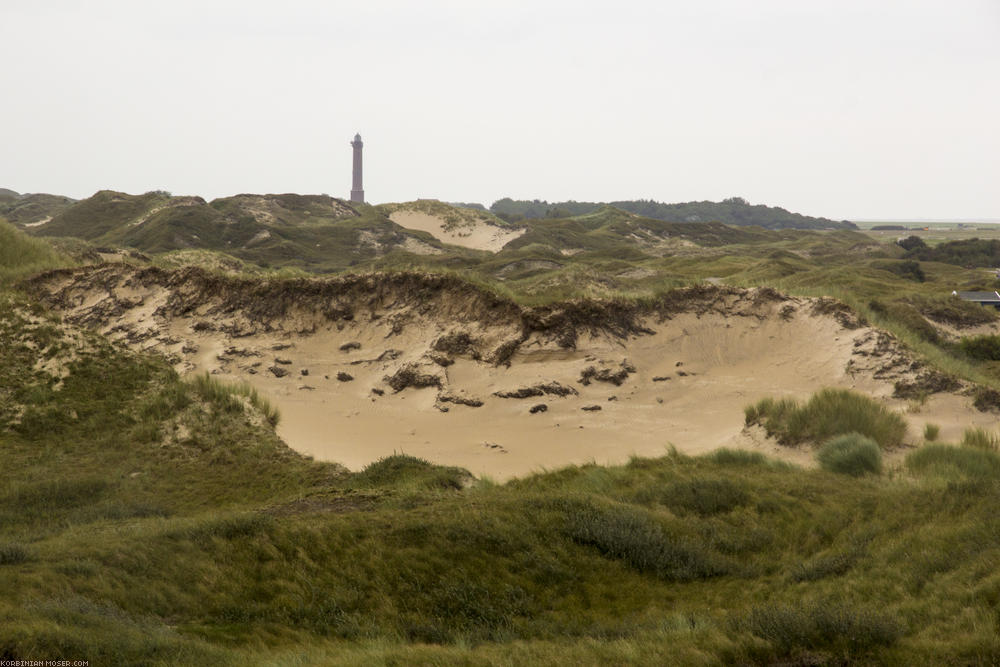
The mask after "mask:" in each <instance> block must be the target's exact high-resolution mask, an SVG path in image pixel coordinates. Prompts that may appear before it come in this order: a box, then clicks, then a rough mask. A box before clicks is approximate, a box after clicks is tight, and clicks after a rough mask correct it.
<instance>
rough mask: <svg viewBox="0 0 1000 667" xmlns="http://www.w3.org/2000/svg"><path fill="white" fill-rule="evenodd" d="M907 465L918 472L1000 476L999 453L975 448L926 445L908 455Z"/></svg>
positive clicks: (943, 474) (948, 476) (954, 475)
mask: <svg viewBox="0 0 1000 667" xmlns="http://www.w3.org/2000/svg"><path fill="white" fill-rule="evenodd" d="M906 468H907V469H908V470H909V471H910V472H912V473H913V474H915V475H925V476H938V477H946V478H954V477H958V478H966V477H972V478H984V477H985V478H997V477H1000V453H997V452H995V451H993V450H988V449H978V448H974V447H953V446H951V445H941V444H931V445H924V446H923V447H921V448H920V449H918V450H917V451H915V452H912V453H911V454H909V455H908V456H907V457H906Z"/></svg>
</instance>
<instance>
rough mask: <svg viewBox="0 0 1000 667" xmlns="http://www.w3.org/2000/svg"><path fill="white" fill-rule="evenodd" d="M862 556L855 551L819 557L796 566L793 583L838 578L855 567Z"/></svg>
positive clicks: (793, 572) (838, 552)
mask: <svg viewBox="0 0 1000 667" xmlns="http://www.w3.org/2000/svg"><path fill="white" fill-rule="evenodd" d="M860 555H861V554H860V552H859V551H858V550H856V549H855V550H848V551H837V552H834V553H830V554H824V555H822V556H818V557H816V558H813V559H811V560H809V561H806V562H804V563H800V564H799V565H798V566H796V568H795V569H794V570H793V571H792V576H791V578H792V581H818V580H820V579H826V578H827V577H838V576H840V575H842V574H845V573H846V572H847V571H848V570H850V569H851V568H852V567H854V564H855V563H856V562H857V561H858V558H859V557H860Z"/></svg>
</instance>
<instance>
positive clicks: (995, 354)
mask: <svg viewBox="0 0 1000 667" xmlns="http://www.w3.org/2000/svg"><path fill="white" fill-rule="evenodd" d="M958 347H959V349H960V350H962V352H964V353H965V354H966V355H968V356H969V357H970V358H972V359H975V360H977V361H1000V336H968V337H966V338H962V339H961V340H960V341H958Z"/></svg>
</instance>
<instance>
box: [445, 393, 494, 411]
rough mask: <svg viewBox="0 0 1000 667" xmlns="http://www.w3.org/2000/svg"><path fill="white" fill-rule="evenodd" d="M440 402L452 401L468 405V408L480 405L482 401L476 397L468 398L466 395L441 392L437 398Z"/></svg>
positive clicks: (456, 403)
mask: <svg viewBox="0 0 1000 667" xmlns="http://www.w3.org/2000/svg"><path fill="white" fill-rule="evenodd" d="M437 400H438V402H440V403H454V404H455V405H468V406H469V407H470V408H479V407H482V405H483V402H482V401H480V400H479V399H478V398H469V397H468V396H455V395H452V394H441V395H440V396H438V398H437Z"/></svg>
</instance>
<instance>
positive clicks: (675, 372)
mask: <svg viewBox="0 0 1000 667" xmlns="http://www.w3.org/2000/svg"><path fill="white" fill-rule="evenodd" d="M28 287H29V289H31V290H33V291H35V292H37V293H38V294H40V295H41V296H42V298H43V300H44V301H46V302H47V303H48V305H50V306H51V307H53V308H55V309H57V310H58V311H60V312H62V313H63V315H64V317H65V318H66V319H67V320H68V321H70V322H72V323H74V324H79V325H83V326H87V327H90V328H93V329H95V330H98V331H100V332H101V333H103V334H105V335H107V336H108V337H109V338H111V339H112V340H116V341H119V342H120V343H122V344H124V345H127V346H129V347H131V348H133V349H141V350H148V351H155V352H159V353H162V354H164V355H166V356H167V358H169V359H170V360H171V362H172V363H173V364H175V367H176V368H177V370H178V371H179V372H182V373H196V372H206V371H207V372H209V373H212V374H216V375H218V376H219V377H222V378H228V379H243V380H247V381H249V382H250V383H251V384H253V385H254V386H255V387H256V388H258V389H259V390H260V391H262V392H264V393H265V394H266V395H267V396H268V397H270V398H271V400H272V401H273V402H275V403H276V404H277V405H278V406H279V408H280V409H281V411H282V414H283V419H282V422H281V425H280V426H279V429H278V433H279V435H280V436H281V437H282V438H283V439H284V440H285V441H286V442H287V443H288V444H289V446H291V447H292V448H294V449H296V450H298V451H299V452H302V453H305V454H309V455H312V456H314V457H316V458H317V459H322V460H331V461H337V462H340V463H343V464H345V465H347V466H348V467H350V468H352V469H357V468H359V467H362V466H364V465H366V464H367V463H370V462H371V461H374V460H377V459H378V458H380V457H382V456H385V455H388V454H392V453H393V452H405V453H407V454H412V455H415V456H420V457H424V458H427V459H428V460H430V461H432V462H435V463H442V464H449V465H458V466H462V467H465V468H467V469H469V470H470V471H471V472H473V473H474V474H476V475H483V474H488V475H490V476H492V477H494V478H497V479H506V478H509V477H512V476H519V475H524V474H527V473H530V472H532V471H536V470H539V469H543V468H554V467H558V466H561V465H565V464H570V463H583V462H588V461H595V462H597V463H620V462H623V461H625V460H627V459H628V457H629V456H631V455H633V454H635V455H641V456H655V455H659V454H662V453H663V452H664V451H665V449H666V448H668V447H669V446H671V445H672V446H675V447H676V448H677V449H678V450H680V451H682V452H686V453H698V452H703V451H708V450H712V449H715V448H717V447H722V446H725V447H737V448H745V449H755V450H759V451H764V452H766V453H768V454H771V455H777V456H780V457H783V458H786V459H789V460H793V461H796V462H799V463H802V464H806V465H808V464H809V462H810V461H811V459H812V457H811V453H810V452H809V451H806V450H802V449H795V448H788V447H782V446H779V445H777V444H776V443H774V442H773V441H770V440H768V439H767V438H766V437H764V435H763V433H762V432H760V431H758V430H757V429H755V428H754V429H751V428H746V427H745V426H744V418H743V408H744V406H746V405H747V404H749V403H751V402H754V401H756V400H758V399H760V398H763V397H765V396H782V397H785V396H788V397H794V398H806V397H808V396H809V395H810V394H811V393H813V392H814V391H816V390H818V389H820V388H822V387H844V388H851V389H854V390H857V391H861V392H864V393H866V394H868V395H870V396H873V397H876V398H878V399H880V400H884V401H885V402H886V403H887V404H888V405H889V406H890V407H892V408H894V409H897V410H899V411H901V412H904V413H905V415H906V417H907V419H908V421H909V422H910V431H911V440H912V441H916V439H917V436H916V434H917V433H919V429H920V427H921V426H922V424H923V423H924V422H925V421H933V422H935V423H937V424H939V425H940V426H941V430H942V435H943V437H944V438H957V437H958V436H959V435H960V433H961V430H962V428H964V427H967V426H969V425H970V424H973V425H974V424H977V423H987V422H988V421H989V420H988V417H986V416H985V415H982V414H981V413H979V412H977V411H976V410H975V409H973V408H972V406H971V402H970V399H969V398H968V397H967V396H966V395H965V391H966V389H967V387H966V386H965V385H964V384H963V383H961V382H940V374H938V373H937V372H936V371H933V370H932V369H929V368H927V367H925V366H924V365H923V364H922V362H920V361H919V360H916V359H914V358H913V357H912V356H911V355H909V354H908V353H907V351H906V350H905V349H903V348H902V347H901V345H900V344H899V343H898V342H897V341H896V339H895V338H894V337H893V336H891V335H890V334H888V333H885V332H883V331H879V330H877V329H873V328H871V327H869V326H867V325H866V324H865V323H863V322H861V321H859V319H858V318H857V317H856V316H855V315H854V314H853V313H852V312H851V311H850V310H849V309H848V308H847V307H846V306H844V305H843V304H840V303H839V302H836V301H834V300H831V299H812V298H799V297H790V296H786V295H783V294H780V293H778V292H776V291H774V290H771V289H767V288H756V289H739V288H733V287H724V286H698V287H690V288H684V289H678V290H674V291H671V292H669V293H666V294H664V295H662V296H660V297H658V298H656V299H653V300H649V301H646V302H642V303H635V302H626V301H588V300H579V301H572V302H566V303H559V304H555V305H550V306H543V307H524V306H520V305H518V304H515V303H513V302H511V301H509V300H506V299H504V298H502V297H500V296H497V295H495V294H493V293H490V292H487V291H484V290H481V289H479V288H477V287H475V286H473V285H471V284H469V283H467V282H465V281H463V280H461V279H459V278H456V277H451V276H442V275H435V274H416V273H396V274H366V275H349V276H342V277H336V278H325V279H290V280H270V281H261V280H259V279H253V280H250V279H246V280H244V279H240V278H234V277H223V276H220V275H216V274H212V273H209V272H206V271H204V270H201V269H196V268H188V269H183V270H176V271H171V270H164V269H159V268H149V267H147V268H139V267H133V266H129V265H122V264H115V265H98V266H92V267H84V268H78V269H65V270H58V271H53V272H49V273H46V274H43V275H41V276H39V277H37V278H35V279H33V280H32V281H31V282H30V283H29V284H28ZM941 387H947V388H950V389H951V390H952V391H950V392H942V391H936V390H937V389H940V388H941ZM914 393H920V394H922V395H925V396H927V395H929V398H927V399H926V400H923V401H920V402H915V401H913V400H908V399H907V397H911V396H912V395H914Z"/></svg>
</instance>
